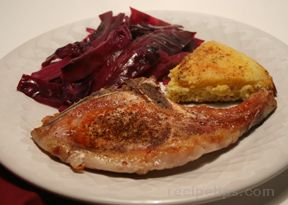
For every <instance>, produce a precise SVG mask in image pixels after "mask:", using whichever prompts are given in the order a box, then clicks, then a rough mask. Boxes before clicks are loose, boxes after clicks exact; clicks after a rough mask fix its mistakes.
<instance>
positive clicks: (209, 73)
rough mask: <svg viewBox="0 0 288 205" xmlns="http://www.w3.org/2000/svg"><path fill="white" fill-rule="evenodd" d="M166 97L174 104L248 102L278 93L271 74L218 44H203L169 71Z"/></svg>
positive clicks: (230, 49)
mask: <svg viewBox="0 0 288 205" xmlns="http://www.w3.org/2000/svg"><path fill="white" fill-rule="evenodd" d="M169 77H170V79H171V80H170V82H169V83H168V86H167V96H168V97H169V98H170V99H172V100H173V101H175V102H224V101H235V100H240V99H247V98H248V97H249V96H250V95H251V94H252V93H254V92H256V91H258V90H259V89H262V88H264V89H267V90H272V91H273V92H274V93H275V95H276V89H275V86H274V83H273V80H272V77H271V76H270V75H269V73H268V71H267V70H266V69H265V68H263V67H262V66H261V65H260V64H259V63H257V62H256V61H255V60H253V59H251V58H250V57H248V56H247V55H245V54H243V53H241V52H239V51H237V50H235V49H233V48H230V47H228V46H226V45H224V44H221V43H218V42H216V41H208V42H205V43H203V44H201V45H200V46H199V47H198V48H197V49H195V50H194V51H193V53H191V54H189V55H188V56H186V57H185V58H184V60H183V61H182V62H181V63H180V64H179V65H178V66H176V67H175V68H173V69H172V70H171V71H170V74H169Z"/></svg>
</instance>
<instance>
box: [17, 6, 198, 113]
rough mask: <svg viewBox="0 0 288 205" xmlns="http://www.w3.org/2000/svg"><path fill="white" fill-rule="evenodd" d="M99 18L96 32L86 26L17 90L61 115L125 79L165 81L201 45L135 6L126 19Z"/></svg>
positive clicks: (106, 15) (192, 36)
mask: <svg viewBox="0 0 288 205" xmlns="http://www.w3.org/2000/svg"><path fill="white" fill-rule="evenodd" d="M99 18H100V21H101V23H100V25H99V26H98V28H97V29H93V28H87V29H86V30H87V32H88V35H87V36H86V37H85V38H84V39H83V40H82V41H80V42H74V43H69V44H67V45H65V46H64V47H61V48H58V49H57V50H56V51H55V52H54V53H53V54H52V55H50V56H49V57H48V58H47V59H46V60H45V61H44V62H43V63H42V66H41V69H40V70H39V71H37V72H34V73H32V74H31V75H26V74H23V75H22V78H21V79H20V81H19V83H18V86H17V90H18V91H21V92H23V93H24V94H26V95H27V96H29V97H31V98H33V99H34V100H36V101H38V102H40V103H43V104H46V105H49V106H52V107H55V108H57V109H58V110H59V111H62V110H64V109H66V108H67V107H69V106H70V105H72V104H73V103H75V102H77V101H79V100H80V99H82V98H84V97H86V96H88V95H90V94H91V93H92V92H94V91H97V90H99V89H101V88H104V87H107V86H110V85H121V84H122V83H123V81H125V80H126V79H129V78H137V77H142V76H145V77H150V76H154V77H155V78H156V79H157V80H158V81H162V82H167V80H169V79H168V77H167V75H168V73H169V70H170V69H172V68H173V67H174V66H176V65H177V64H178V63H179V62H180V61H181V60H182V59H183V58H184V57H185V56H186V55H187V54H188V53H189V52H191V51H193V50H194V49H195V48H196V47H198V46H199V45H200V44H201V43H202V42H203V40H201V39H198V38H196V37H195V34H196V33H195V32H190V31H186V30H184V29H183V27H182V26H179V25H172V24H170V23H167V22H165V21H163V20H160V19H157V18H155V17H153V16H150V15H148V14H146V13H143V12H141V11H138V10H136V9H134V8H131V14H130V16H127V15H125V14H124V13H119V14H118V15H116V16H113V13H112V12H111V11H109V12H106V13H103V14H101V15H100V16H99Z"/></svg>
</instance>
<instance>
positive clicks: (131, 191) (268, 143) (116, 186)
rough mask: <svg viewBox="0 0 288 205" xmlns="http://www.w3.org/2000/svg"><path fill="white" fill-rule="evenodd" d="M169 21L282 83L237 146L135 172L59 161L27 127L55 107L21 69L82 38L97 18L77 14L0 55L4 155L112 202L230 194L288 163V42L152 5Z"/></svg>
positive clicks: (16, 165)
mask: <svg viewBox="0 0 288 205" xmlns="http://www.w3.org/2000/svg"><path fill="white" fill-rule="evenodd" d="M150 13H151V14H153V15H155V16H157V17H159V18H163V19H165V20H167V21H168V22H172V23H176V24H181V25H184V26H185V28H186V29H188V30H191V31H197V32H198V33H197V36H198V37H199V38H203V39H205V40H210V39H213V40H217V41H221V42H223V43H226V44H228V45H230V46H232V47H234V48H236V49H239V50H241V51H243V52H245V53H246V54H248V55H250V56H251V57H253V58H255V59H256V60H257V61H258V62H259V63H261V64H262V65H264V66H265V67H266V68H267V69H268V71H269V72H270V74H271V75H272V76H273V78H274V81H275V83H276V87H277V89H278V97H277V100H278V109H277V110H276V112H275V113H274V114H273V115H272V116H270V117H269V119H268V120H266V121H265V123H264V124H263V125H261V126H260V127H258V128H257V129H256V130H254V131H253V132H252V133H250V134H249V136H247V137H245V138H243V139H242V140H241V141H240V142H239V143H238V144H237V145H236V146H233V147H232V148H230V149H228V150H225V151H221V152H217V153H214V154H209V155H207V156H204V157H203V158H201V159H200V160H198V161H195V162H193V163H190V164H188V165H187V166H183V167H180V168H176V169H172V170H167V171H163V172H153V173H151V174H150V175H147V176H143V177H137V176H134V175H121V174H109V173H105V172H88V171H86V172H84V173H83V174H77V173H74V172H73V171H71V169H70V168H69V167H68V166H66V165H64V164H62V163H58V162H56V161H54V160H52V159H51V158H49V157H48V156H47V155H45V154H43V152H42V151H40V150H39V148H38V147H37V146H36V145H35V144H34V143H33V142H32V140H31V138H30V130H31V129H33V128H34V127H36V126H39V125H40V120H41V118H42V117H44V116H45V115H48V114H52V113H54V112H56V110H55V109H52V108H49V107H47V106H44V105H41V104H38V103H36V102H35V101H33V100H32V99H30V98H28V97H26V96H25V95H23V94H22V93H20V92H17V91H16V86H17V83H18V80H19V79H20V77H21V74H22V73H27V74H30V73H31V72H33V71H36V70H38V69H39V65H40V63H41V62H42V61H43V60H44V59H45V58H46V57H47V56H48V55H50V54H51V53H52V52H53V51H54V50H55V49H56V48H58V47H60V46H63V45H65V44H66V43H68V42H73V41H76V40H81V39H82V38H83V37H84V36H85V35H86V33H85V27H86V26H90V27H96V26H97V25H98V23H99V21H98V18H95V19H89V20H84V21H80V22H77V23H74V24H71V25H67V26H64V27H61V28H58V29H55V30H53V31H51V32H48V33H45V34H43V35H41V36H39V37H37V38H35V39H32V40H31V41H29V42H27V43H25V44H23V45H22V46H20V47H18V48H17V49H15V50H14V51H13V52H11V53H10V54H8V55H7V56H6V57H5V58H4V59H2V60H1V62H0V76H1V80H0V98H1V103H0V113H1V125H0V160H1V162H2V163H3V164H4V165H5V166H6V167H7V168H9V169H10V170H11V171H13V172H14V173H16V174H17V175H19V176H20V177H22V178H24V179H26V180H27V181H29V182H31V183H33V184H35V185H37V186H40V187H42V188H44V189H47V190H49V191H52V192H55V193H58V194H61V195H64V196H68V197H72V198H75V199H80V200H84V201H89V202H99V203H114V204H116V203H117V204H119V203H121V204H148V203H165V204H167V203H175V204H179V203H181V202H191V204H192V203H200V202H206V201H212V200H216V199H220V198H222V197H227V196H230V195H231V194H232V195H233V193H234V194H235V192H236V191H237V192H238V191H241V190H244V189H246V188H250V187H253V186H256V185H258V184H259V183H262V182H264V181H265V180H268V179H269V178H271V177H273V176H275V175H276V174H278V173H280V172H281V171H283V170H284V169H285V168H286V167H287V165H288V149H287V144H288V137H287V134H286V133H287V127H288V126H287V124H288V110H287V107H288V106H287V102H288V92H287V87H288V84H287V79H286V78H287V76H288V75H287V74H288V48H287V46H286V45H284V44H283V43H281V42H280V41H278V40H277V39H275V38H274V37H272V36H270V35H268V34H266V33H264V32H262V31H259V30H257V29H255V28H252V27H250V26H247V25H244V24H242V23H238V22H235V21H231V20H229V19H224V18H220V17H215V16H209V15H203V14H195V13H190V12H167V11H166V12H163V11H162V12H159V11H158V12H150Z"/></svg>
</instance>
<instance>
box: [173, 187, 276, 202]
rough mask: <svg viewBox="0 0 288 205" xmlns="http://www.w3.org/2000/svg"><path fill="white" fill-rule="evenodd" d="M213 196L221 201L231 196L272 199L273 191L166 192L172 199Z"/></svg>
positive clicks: (207, 189) (205, 189)
mask: <svg viewBox="0 0 288 205" xmlns="http://www.w3.org/2000/svg"><path fill="white" fill-rule="evenodd" d="M215 194H216V195H218V196H220V197H221V198H223V199H225V198H228V197H233V196H237V197H239V196H240V197H271V198H272V197H274V196H275V190H274V189H269V188H254V189H246V190H244V191H242V192H230V193H225V191H224V190H223V189H221V188H219V187H189V188H173V189H169V190H168V195H169V196H174V197H187V196H193V197H196V198H197V197H202V196H207V195H208V196H209V195H215Z"/></svg>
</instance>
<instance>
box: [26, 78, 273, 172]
mask: <svg viewBox="0 0 288 205" xmlns="http://www.w3.org/2000/svg"><path fill="white" fill-rule="evenodd" d="M275 108H276V101H275V99H274V94H273V93H271V92H270V91H267V90H260V91H258V92H257V93H255V94H253V95H252V96H251V97H250V98H249V99H247V100H246V101H244V102H242V103H241V104H239V105H237V106H234V107H230V108H211V107H208V106H205V105H201V106H193V107H186V106H182V105H178V104H175V103H173V102H171V101H169V100H168V99H167V98H166V97H165V96H164V95H163V93H162V92H161V91H160V89H159V87H158V86H157V85H156V83H155V82H154V81H153V80H152V79H144V78H140V79H134V80H129V81H127V82H126V84H125V85H124V86H122V87H121V88H109V89H106V90H101V91H99V92H97V93H95V94H94V95H92V96H90V97H87V98H85V99H84V100H82V101H81V102H79V103H78V104H76V105H74V106H72V107H71V108H69V109H68V110H66V111H64V112H62V113H60V114H57V115H55V116H51V117H46V118H44V119H43V125H42V126H41V127H39V128H36V129H34V130H33V131H32V138H33V140H34V141H35V142H36V143H37V144H38V145H39V146H40V147H41V148H42V149H43V150H45V151H47V152H48V153H50V154H51V155H53V156H56V157H58V158H59V159H60V160H62V161H63V162H65V163H67V164H70V165H71V166H72V168H73V169H75V170H82V169H84V168H85V167H87V168H92V169H98V170H107V171H112V172H125V173H138V174H145V173H147V172H149V171H151V170H161V169H167V168H172V167H177V166H181V165H184V164H186V163H187V162H190V161H192V160H195V159H197V158H199V157H200V156H202V155H203V154H205V153H209V152H212V151H215V150H219V149H222V148H225V147H227V146H228V145H230V144H232V143H235V142H236V141H237V140H238V139H239V137H240V136H241V135H243V133H245V132H247V131H248V130H249V129H250V128H251V127H252V126H254V125H255V124H257V123H259V122H261V121H263V120H264V119H265V118H266V117H267V116H268V115H269V114H270V113H271V112H272V111H273V110H274V109H275Z"/></svg>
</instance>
